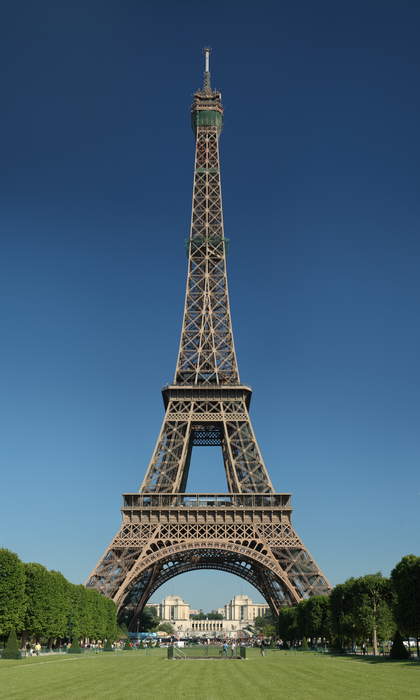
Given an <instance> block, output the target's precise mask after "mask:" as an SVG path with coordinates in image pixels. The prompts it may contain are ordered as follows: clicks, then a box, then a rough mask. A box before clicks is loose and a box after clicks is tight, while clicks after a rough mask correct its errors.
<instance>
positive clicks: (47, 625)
mask: <svg viewBox="0 0 420 700" xmlns="http://www.w3.org/2000/svg"><path fill="white" fill-rule="evenodd" d="M24 567H25V591H26V596H27V601H28V606H27V609H26V615H25V631H26V634H29V635H34V636H35V637H37V638H40V637H43V638H44V639H49V640H50V645H51V644H52V640H53V639H55V638H57V637H64V636H65V635H66V632H67V618H68V613H69V607H70V601H69V589H70V586H71V584H69V582H68V581H67V580H66V579H65V578H64V576H63V575H62V574H60V573H59V572H58V571H48V569H46V568H45V567H44V566H42V565H41V564H36V563H31V564H24Z"/></svg>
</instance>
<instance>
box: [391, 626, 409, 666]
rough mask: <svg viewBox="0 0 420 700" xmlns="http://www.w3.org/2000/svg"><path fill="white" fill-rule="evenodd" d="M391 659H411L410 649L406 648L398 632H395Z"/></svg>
mask: <svg viewBox="0 0 420 700" xmlns="http://www.w3.org/2000/svg"><path fill="white" fill-rule="evenodd" d="M389 656H390V658H391V659H408V658H410V653H409V651H408V649H406V648H405V646H404V642H403V638H402V637H401V634H400V633H399V632H398V630H397V631H396V632H395V636H394V641H393V643H392V647H391V651H390V652H389Z"/></svg>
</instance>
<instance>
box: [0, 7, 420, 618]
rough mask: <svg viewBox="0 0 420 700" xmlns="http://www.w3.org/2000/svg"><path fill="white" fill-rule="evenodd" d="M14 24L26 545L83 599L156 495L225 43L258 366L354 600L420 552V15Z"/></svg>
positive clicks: (12, 475) (10, 60)
mask: <svg viewBox="0 0 420 700" xmlns="http://www.w3.org/2000/svg"><path fill="white" fill-rule="evenodd" d="M1 14H2V16H1V17H0V20H1V21H0V66H1V68H0V71H1V86H2V88H1V92H2V97H1V103H2V106H1V123H2V128H1V137H0V138H1V170H0V177H1V183H0V239H1V260H0V267H1V269H0V299H1V302H0V303H1V312H0V313H1V331H0V333H1V343H0V388H1V399H0V400H1V407H0V412H1V416H0V420H1V423H0V424H1V440H0V460H1V462H0V469H1V473H2V477H1V504H0V542H1V544H2V545H3V546H6V547H9V548H10V549H12V550H14V551H16V552H18V554H19V555H20V556H21V557H22V559H23V560H25V561H31V560H32V561H39V562H41V563H43V564H45V565H46V566H48V567H49V568H54V569H59V570H61V571H62V572H63V573H64V574H65V575H66V576H67V577H68V578H69V579H71V580H72V581H75V582H81V581H83V580H84V579H85V577H86V576H87V575H88V573H89V572H90V570H91V568H92V567H93V566H94V565H95V563H96V561H97V559H98V558H99V556H100V555H101V554H102V552H103V550H104V548H105V546H106V545H107V544H108V542H109V541H110V540H111V538H112V536H113V535H114V533H115V532H116V530H117V528H118V526H119V523H120V514H119V507H120V494H121V493H122V492H124V491H135V490H136V489H137V488H138V487H139V484H140V482H141V480H142V478H143V474H144V471H145V468H146V466H147V463H148V460H149V458H150V455H151V451H152V449H153V446H154V442H155V439H156V437H157V433H158V430H159V428H160V423H161V420H162V417H163V406H162V402H161V396H160V388H161V386H162V385H164V384H165V383H167V382H168V381H170V380H171V379H172V377H173V372H174V366H175V359H176V353H177V347H178V341H179V331H180V325H181V316H182V306H183V297H184V285H185V274H186V258H185V249H184V240H185V238H186V237H187V235H188V223H189V217H190V203H191V186H192V170H193V146H194V144H193V136H192V132H191V129H190V123H189V105H190V103H191V97H192V92H193V90H194V89H195V88H196V87H198V86H199V84H200V81H201V72H202V56H201V49H202V47H203V46H205V45H211V46H212V47H213V55H212V73H213V81H214V83H215V85H216V86H217V87H219V88H220V89H221V90H222V94H223V100H224V105H225V128H224V132H223V135H222V141H221V153H222V176H223V193H224V206H225V227H226V235H227V237H229V238H230V240H231V245H230V251H229V261H228V263H229V276H230V291H231V302H232V313H233V322H234V331H235V338H236V345H237V351H238V359H239V366H240V372H241V378H242V380H243V381H244V382H246V383H249V384H251V385H252V387H253V389H254V397H253V403H252V419H253V422H254V426H255V429H256V432H257V437H258V440H259V443H260V446H261V449H262V452H263V454H264V457H265V460H266V463H267V466H268V468H269V471H270V474H271V477H272V479H273V482H274V484H275V487H276V489H278V490H279V491H290V492H292V493H293V503H294V507H295V511H294V521H293V522H294V525H295V527H296V529H297V531H298V533H299V534H300V535H301V536H302V538H303V539H304V542H305V543H306V545H307V546H308V548H309V549H310V551H311V552H312V553H313V555H314V556H315V558H316V560H317V561H318V563H319V565H320V566H321V568H322V569H323V570H324V572H325V574H326V575H327V577H328V578H329V579H330V580H331V582H332V583H338V582H340V581H343V580H344V579H345V578H347V577H349V576H352V575H355V576H357V575H361V574H364V573H369V572H374V571H378V570H381V571H382V572H383V573H384V574H388V573H389V571H390V569H391V568H392V566H393V565H394V564H395V562H396V561H397V560H399V559H400V557H401V556H402V555H404V554H406V553H408V552H415V553H417V554H418V553H419V532H420V515H419V512H420V508H419V506H420V478H419V457H420V447H419V417H420V416H419V413H420V411H419V340H420V331H419V302H420V298H419V297H420V283H419V258H420V237H419V223H420V221H419V220H420V204H419V195H418V192H419V184H420V183H419V162H420V140H419V128H418V123H419V108H420V97H419V89H418V85H419V74H420V49H419V40H418V30H419V22H420V6H419V4H418V3H417V2H415V1H414V0H413V1H410V2H408V1H406V0H400V1H399V2H394V1H392V2H387V1H384V0H380V1H379V0H378V1H377V2H373V1H372V0H371V1H369V0H364V1H363V2H360V1H355V2H351V3H350V2H335V1H334V2H333V1H331V2H326V1H323V0H320V1H319V2H312V0H301V1H300V2H295V3H292V2H266V1H264V0H262V2H259V3H255V2H252V3H251V2H230V3H226V2H219V1H218V0H216V1H215V2H212V3H201V4H200V3H193V2H185V1H184V2H183V1H182V0H181V1H180V2H177V3H172V2H168V1H166V2H165V1H164V2H161V3H159V4H156V3H142V2H138V1H137V0H136V1H134V0H132V1H131V0H118V2H117V1H116V0H115V1H113V2H110V1H107V0H101V1H100V2H99V1H98V2H95V1H89V0H84V1H83V2H71V3H70V2H69V3H66V2H61V1H58V2H56V1H55V2H52V0H45V1H43V2H41V3H34V2H24V1H20V2H19V1H18V2H14V3H6V4H5V3H3V6H2V10H1ZM195 453H197V454H195ZM195 453H194V457H195V460H194V462H193V464H192V474H191V480H190V484H189V488H190V489H191V490H200V491H203V490H207V489H211V490H220V489H222V490H223V489H224V480H223V474H222V472H221V465H220V458H219V456H218V454H216V453H215V451H214V450H207V451H206V450H205V449H203V450H202V451H201V452H199V451H198V450H197V449H196V450H195ZM169 591H170V592H175V593H178V594H180V595H182V596H184V597H185V598H186V599H187V600H188V601H189V602H190V603H191V604H192V605H193V606H197V607H203V608H205V609H207V608H211V607H215V606H219V605H222V604H224V603H225V602H226V601H227V600H228V599H229V598H230V597H231V596H232V595H233V594H234V593H237V592H240V591H243V592H247V591H250V588H249V587H248V586H247V585H245V584H244V583H242V582H241V581H240V580H238V579H234V578H233V577H230V576H227V575H224V574H221V573H220V574H219V573H217V572H216V573H206V572H200V573H194V574H190V575H187V576H186V575H184V576H182V577H180V578H178V579H175V580H173V581H172V582H171V583H170V584H167V586H165V587H164V588H162V589H161V590H160V591H158V593H157V594H156V595H155V596H154V598H155V599H156V600H157V599H159V598H160V596H161V595H163V593H166V592H169ZM256 597H257V596H256ZM258 598H259V596H258Z"/></svg>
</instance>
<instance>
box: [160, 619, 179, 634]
mask: <svg viewBox="0 0 420 700" xmlns="http://www.w3.org/2000/svg"><path fill="white" fill-rule="evenodd" d="M158 630H159V632H167V633H168V634H173V633H174V632H175V628H174V626H173V625H171V623H170V622H161V624H160V625H159V627H158Z"/></svg>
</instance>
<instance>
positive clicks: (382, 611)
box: [256, 554, 420, 654]
mask: <svg viewBox="0 0 420 700" xmlns="http://www.w3.org/2000/svg"><path fill="white" fill-rule="evenodd" d="M256 625H257V627H259V629H260V630H261V632H263V633H264V634H266V635H267V636H276V635H278V636H279V637H281V638H282V639H283V641H284V642H286V643H288V644H290V645H293V644H296V643H302V642H304V644H305V645H306V643H307V641H308V640H309V641H310V643H312V644H316V643H318V642H319V641H321V642H325V643H328V644H329V645H330V646H332V647H333V648H335V649H345V648H354V646H355V645H361V644H363V643H366V642H369V643H371V644H372V647H373V653H374V654H377V653H378V649H379V646H380V645H381V643H382V642H384V641H388V640H390V639H392V638H393V637H394V635H395V634H396V633H397V632H398V633H399V634H401V635H402V636H403V637H405V638H409V637H414V638H415V639H417V653H419V651H418V646H419V638H420V557H416V556H414V554H409V555H407V556H405V557H403V558H402V559H401V561H400V562H399V563H398V564H397V565H396V566H395V567H394V569H393V570H392V572H391V576H390V578H386V577H384V576H382V574H380V573H377V574H369V575H367V576H361V577H359V578H350V579H348V580H347V581H345V582H344V583H340V584H338V585H337V586H335V588H334V589H333V590H332V592H331V594H330V595H329V596H314V597H312V598H308V599H307V600H302V601H301V602H300V603H298V605H296V606H294V607H290V608H283V609H282V610H281V611H280V615H279V617H278V619H274V618H273V616H271V615H267V616H266V617H264V618H257V620H256Z"/></svg>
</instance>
